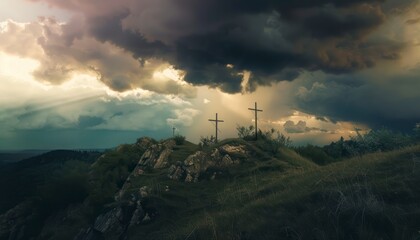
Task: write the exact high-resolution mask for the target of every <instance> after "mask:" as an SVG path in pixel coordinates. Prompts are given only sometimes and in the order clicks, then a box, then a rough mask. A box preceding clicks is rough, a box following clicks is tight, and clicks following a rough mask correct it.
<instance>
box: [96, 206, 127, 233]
mask: <svg viewBox="0 0 420 240" xmlns="http://www.w3.org/2000/svg"><path fill="white" fill-rule="evenodd" d="M122 217H123V216H122V209H121V207H118V208H113V209H112V210H111V211H109V212H107V213H104V214H101V215H99V216H98V217H97V218H96V220H95V223H94V224H93V228H94V229H95V230H97V231H99V232H101V233H105V232H107V231H109V230H111V229H112V230H114V229H115V230H123V228H122V226H121V224H120V222H121V221H122V220H123V219H122Z"/></svg>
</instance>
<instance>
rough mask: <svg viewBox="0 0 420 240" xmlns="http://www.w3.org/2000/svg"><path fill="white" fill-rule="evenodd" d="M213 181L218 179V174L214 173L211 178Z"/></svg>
mask: <svg viewBox="0 0 420 240" xmlns="http://www.w3.org/2000/svg"><path fill="white" fill-rule="evenodd" d="M210 179H211V180H214V179H216V172H214V173H213V175H212V176H211V178H210Z"/></svg>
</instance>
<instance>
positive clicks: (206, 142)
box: [198, 135, 216, 147]
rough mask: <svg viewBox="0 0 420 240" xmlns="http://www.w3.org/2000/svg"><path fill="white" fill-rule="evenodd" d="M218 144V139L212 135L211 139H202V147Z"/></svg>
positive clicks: (200, 144)
mask: <svg viewBox="0 0 420 240" xmlns="http://www.w3.org/2000/svg"><path fill="white" fill-rule="evenodd" d="M215 143H216V137H214V136H213V135H211V136H210V137H200V143H199V144H198V145H199V146H200V147H208V146H211V145H213V144H215Z"/></svg>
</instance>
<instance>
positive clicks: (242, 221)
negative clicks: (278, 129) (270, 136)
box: [130, 146, 420, 239]
mask: <svg viewBox="0 0 420 240" xmlns="http://www.w3.org/2000/svg"><path fill="white" fill-rule="evenodd" d="M417 156H420V146H415V147H410V148H406V149H402V150H398V151H393V152H388V153H374V154H368V155H365V156H362V157H358V158H353V159H349V160H346V161H342V162H337V163H333V164H329V165H327V166H323V167H318V166H317V165H315V164H313V163H311V162H310V161H308V160H306V159H304V158H302V157H300V156H299V155H297V154H296V153H294V152H293V151H292V150H289V149H282V150H281V151H280V153H279V156H278V157H279V159H275V158H273V159H270V160H267V159H265V160H264V161H261V160H258V159H253V161H250V162H249V163H245V164H242V165H240V166H236V167H233V168H232V169H231V170H230V172H231V174H230V176H228V177H225V178H220V179H217V178H216V180H214V181H206V180H205V181H202V182H199V183H180V182H173V181H169V180H166V179H165V178H164V173H160V172H155V173H152V174H151V175H144V176H142V180H140V181H141V182H139V183H138V184H139V185H142V184H148V185H149V186H152V188H155V189H159V188H160V189H163V188H161V187H158V186H160V185H162V186H164V185H168V186H169V187H170V189H171V190H170V191H169V192H164V191H162V190H156V191H154V192H153V194H152V197H151V199H152V200H151V201H155V203H156V204H155V205H154V207H156V208H157V210H158V211H159V212H161V216H160V217H159V218H158V219H157V220H156V221H155V222H152V223H151V224H148V225H146V226H139V227H138V228H136V229H135V230H133V231H132V232H131V233H130V234H132V235H131V236H132V237H134V236H136V237H143V238H146V239H418V238H419V237H420V235H419V232H418V231H419V230H420V222H419V221H418V219H420V205H419V203H420V201H419V200H420V188H419V187H418V186H419V184H420V162H419V163H416V162H415V161H416V157H417ZM416 164H417V165H416ZM151 179H155V180H154V182H153V181H152V180H151Z"/></svg>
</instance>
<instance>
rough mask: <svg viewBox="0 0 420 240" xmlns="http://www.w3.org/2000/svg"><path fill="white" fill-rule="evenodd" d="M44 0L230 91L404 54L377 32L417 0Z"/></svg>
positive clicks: (92, 30)
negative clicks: (246, 73) (245, 75)
mask: <svg viewBox="0 0 420 240" xmlns="http://www.w3.org/2000/svg"><path fill="white" fill-rule="evenodd" d="M33 1H42V0H33ZM44 1H46V2H48V3H49V4H51V5H53V6H58V7H61V8H65V9H69V10H71V11H74V12H75V13H77V14H80V15H81V16H83V17H79V18H77V19H78V21H80V19H83V21H84V22H83V24H79V26H80V27H83V28H85V30H84V31H83V32H84V33H86V34H89V35H90V36H93V37H94V38H96V39H97V40H99V41H101V42H110V43H112V44H115V45H117V46H119V47H121V48H123V49H125V50H126V51H129V52H130V53H131V54H132V56H134V57H135V58H136V59H138V60H139V65H142V64H143V63H144V62H145V61H147V60H148V59H160V60H163V61H167V62H169V63H170V64H172V65H174V66H175V67H176V68H177V69H180V70H184V71H185V74H186V75H185V80H186V81H187V82H189V83H192V84H195V85H208V86H211V87H218V88H220V89H221V90H222V91H225V92H229V93H234V92H240V91H243V90H246V91H253V90H255V88H256V86H258V85H269V84H270V83H271V82H276V81H284V80H293V79H295V78H296V77H297V76H298V75H299V72H300V71H302V70H309V71H315V70H322V71H324V72H331V73H348V72H353V71H356V70H360V69H365V68H370V67H373V66H374V65H375V64H376V63H377V62H378V61H380V60H384V59H385V60H391V61H392V60H395V59H398V58H399V56H400V55H399V53H400V51H401V50H402V49H404V47H405V46H406V44H405V43H401V42H396V41H392V40H390V39H387V38H385V37H384V38H380V37H373V36H372V33H373V32H374V31H375V30H377V29H378V28H379V27H380V26H382V25H383V24H384V23H385V21H386V20H387V19H388V16H391V15H395V14H403V13H404V12H405V11H406V9H407V8H409V7H410V6H412V5H414V4H417V2H416V1H415V0H411V1H410V0H404V1H397V0H387V1H379V0H356V1H354V0H352V1H350V0H348V1H343V0H299V1H278V0H276V1H274V0H266V1H251V0H241V1H239V0H232V1H223V0H202V1H196V0H141V1H134V0H122V1H118V2H117V1H111V0H105V1H99V0H93V1H81V0H69V1H61V0H44ZM73 21H75V20H73ZM69 24H72V23H69ZM68 36H69V37H74V36H75V35H74V34H73V35H68ZM69 42H70V41H69ZM228 65H229V66H231V67H229V68H228V67H227V66H228ZM66 70H67V69H65V68H64V69H58V70H57V71H55V72H58V73H60V71H61V72H62V71H64V74H65V73H66V72H65V71H66ZM244 71H250V72H251V73H252V77H251V78H250V80H249V82H248V86H246V87H245V88H246V89H243V88H242V86H241V82H242V75H241V73H242V72H244ZM116 81H118V79H117V80H116ZM127 81H128V80H127V79H124V81H123V83H124V85H123V86H118V84H116V83H115V81H112V83H113V84H114V85H113V88H114V89H123V90H124V89H127V88H129V87H130V86H131V85H130V84H128V83H127Z"/></svg>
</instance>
